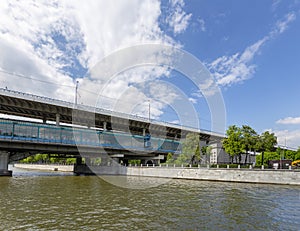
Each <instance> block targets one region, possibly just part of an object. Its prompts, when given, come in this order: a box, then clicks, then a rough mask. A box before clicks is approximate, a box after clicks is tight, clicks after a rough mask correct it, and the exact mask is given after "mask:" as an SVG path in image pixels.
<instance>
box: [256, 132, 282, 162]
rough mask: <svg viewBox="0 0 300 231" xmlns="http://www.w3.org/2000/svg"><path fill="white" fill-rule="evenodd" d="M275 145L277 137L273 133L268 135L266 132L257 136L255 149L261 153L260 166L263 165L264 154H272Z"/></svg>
mask: <svg viewBox="0 0 300 231" xmlns="http://www.w3.org/2000/svg"><path fill="white" fill-rule="evenodd" d="M276 144H277V137H276V136H275V135H274V133H270V132H268V131H266V132H263V133H262V134H261V135H260V136H258V138H257V140H256V145H255V148H256V150H257V151H260V152H261V164H264V163H265V161H264V153H265V152H266V151H267V152H272V151H274V149H275V145H276Z"/></svg>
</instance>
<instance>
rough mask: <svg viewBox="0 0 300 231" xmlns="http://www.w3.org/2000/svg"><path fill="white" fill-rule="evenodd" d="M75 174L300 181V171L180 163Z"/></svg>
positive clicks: (94, 168)
mask: <svg viewBox="0 0 300 231" xmlns="http://www.w3.org/2000/svg"><path fill="white" fill-rule="evenodd" d="M74 172H75V173H76V174H97V175H126V176H140V177H159V178H172V179H189V180H206V181H207V180H208V181H224V182H242V183H262V184H285V185H300V171H295V170H270V169H266V170H259V169H216V168H180V167H175V168H173V167H124V166H115V167H106V166H91V167H90V168H88V167H87V166H85V165H80V166H75V168H74Z"/></svg>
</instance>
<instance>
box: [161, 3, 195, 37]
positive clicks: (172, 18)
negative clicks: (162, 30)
mask: <svg viewBox="0 0 300 231" xmlns="http://www.w3.org/2000/svg"><path fill="white" fill-rule="evenodd" d="M170 3H171V6H172V10H171V12H170V14H169V16H168V17H167V18H166V21H167V23H168V24H169V26H170V27H171V28H172V29H173V33H174V34H175V35H176V34H180V33H182V32H184V31H185V30H186V28H187V27H188V25H189V21H190V20H191V17H192V14H191V13H190V14H187V13H186V12H185V11H184V10H183V7H184V1H183V0H171V1H170Z"/></svg>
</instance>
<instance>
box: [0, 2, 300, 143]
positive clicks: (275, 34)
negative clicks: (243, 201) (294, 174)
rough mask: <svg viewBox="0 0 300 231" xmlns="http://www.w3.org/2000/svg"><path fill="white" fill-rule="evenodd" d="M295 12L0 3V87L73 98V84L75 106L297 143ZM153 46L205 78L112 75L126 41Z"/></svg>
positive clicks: (293, 7)
mask: <svg viewBox="0 0 300 231" xmlns="http://www.w3.org/2000/svg"><path fill="white" fill-rule="evenodd" d="M299 18H300V1H299V0H242V1H241V0H226V1H222V0H210V1H208V0H191V1H184V0H170V1H158V0H144V1H140V0H122V1H119V0H112V1H104V0H103V1H101V0H96V1H93V0H88V1H75V0H74V1H64V0H62V1H43V0H41V1H33V0H32V1H31V0H24V1H9V0H2V1H0V87H1V88H7V89H9V90H16V91H22V92H27V93H31V94H37V95H42V96H47V97H52V98H55V99H60V100H65V101H71V102H74V98H75V88H76V83H77V81H78V92H77V93H78V95H77V97H78V103H80V104H87V105H93V106H97V107H103V108H106V109H110V110H114V111H120V112H125V113H128V114H133V115H138V116H143V117H148V116H149V112H150V117H151V119H155V120H161V121H167V122H172V123H180V124H184V125H186V126H195V127H197V126H199V127H200V128H201V129H207V130H214V131H218V132H224V131H225V130H226V129H227V127H228V126H229V125H233V124H235V125H238V126H242V125H249V126H251V127H252V128H254V129H255V130H256V131H257V132H258V133H262V132H264V131H271V132H274V133H275V135H276V136H277V137H278V143H279V145H287V146H289V147H293V148H298V147H299V146H300V110H299V99H300V91H299V90H298V88H299V86H300V62H299V60H300V19H299ZM149 44H156V45H165V46H171V47H174V48H175V49H179V50H182V51H184V52H186V54H189V55H191V56H193V57H194V58H196V59H197V60H199V62H201V64H202V65H203V67H205V69H206V70H207V71H208V73H209V76H208V77H207V78H206V79H203V76H200V74H199V76H198V77H196V78H199V79H194V80H191V77H190V76H186V75H185V74H184V73H182V72H180V70H178V69H176V68H173V69H172V68H170V66H168V65H161V64H160V65H159V64H158V65H153V64H152V65H149V64H146V63H144V64H143V65H136V66H130V67H128V68H127V69H124V70H122V71H120V72H118V73H113V71H112V70H115V69H114V67H115V66H117V65H119V64H120V63H122V64H124V63H126V62H125V61H128V63H130V60H131V61H132V60H134V58H136V56H137V54H136V53H135V50H134V48H132V47H135V46H140V45H143V46H145V45H146V47H147V50H145V53H144V56H145V57H148V56H151V55H153V54H150V53H147V52H149V50H151V49H150V47H151V46H148V45H149ZM122 50H125V51H127V53H126V56H125V55H124V56H122V55H121V53H122V52H120V51H122ZM114 54H115V55H116V57H118V58H117V60H116V61H115V62H113V63H110V66H111V67H112V69H111V70H108V71H107V72H106V73H104V72H103V68H102V69H101V68H100V67H102V66H101V65H100V66H99V63H100V64H101V62H103V60H108V58H107V57H112V56H113V55H114ZM149 54H150V55H149ZM160 55H161V56H160V58H161V59H160V60H165V59H166V54H160ZM175 56H176V55H175V53H172V55H171V56H167V57H168V58H170V57H173V58H176V57H175ZM188 66H189V65H188ZM191 69H192V68H191ZM99 70H100V71H99ZM95 71H98V72H95ZM95 73H96V74H95ZM205 73H206V72H205ZM108 74H111V76H109V75H108ZM198 80H199V81H198ZM201 81H202V82H201ZM211 86H215V87H217V88H218V91H212V90H211V89H212V88H211ZM216 92H219V93H220V94H221V96H222V97H221V99H220V95H218V97H219V101H213V100H212V99H213V97H216V94H217V93H216ZM216 102H217V103H216ZM220 102H221V103H222V105H221V103H220ZM213 108H219V109H220V108H221V109H222V108H224V109H225V114H224V115H223V114H222V112H220V113H219V112H218V110H215V109H213ZM149 109H150V110H149ZM221 109H220V110H221ZM212 114H214V115H212ZM216 114H218V115H216ZM218 116H219V117H222V118H223V117H224V118H223V119H224V121H225V123H224V124H223V122H222V121H223V120H222V118H221V119H218V118H217V117H218ZM216 118H217V119H216ZM218 123H219V124H221V125H220V126H218ZM223 125H224V126H223ZM220 127H221V128H220Z"/></svg>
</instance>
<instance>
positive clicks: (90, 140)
mask: <svg viewBox="0 0 300 231" xmlns="http://www.w3.org/2000/svg"><path fill="white" fill-rule="evenodd" d="M0 138H1V139H11V140H22V141H28V142H39V143H58V144H70V145H87V146H96V147H108V148H113V149H130V150H143V151H160V152H165V153H169V152H171V153H179V152H180V150H181V143H180V142H179V141H174V140H169V139H162V138H156V137H151V139H150V140H149V137H144V136H139V135H131V134H126V133H117V132H109V131H103V130H93V129H88V128H86V129H85V128H74V127H67V126H55V125H48V124H38V123H31V122H24V121H16V120H9V119H0Z"/></svg>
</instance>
